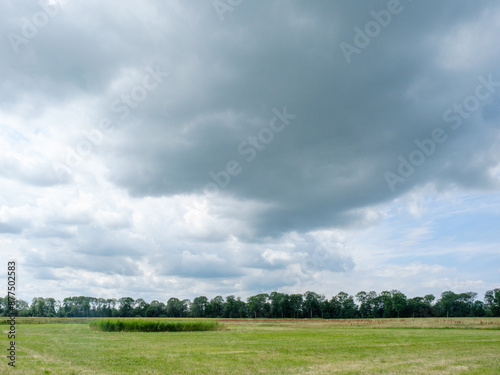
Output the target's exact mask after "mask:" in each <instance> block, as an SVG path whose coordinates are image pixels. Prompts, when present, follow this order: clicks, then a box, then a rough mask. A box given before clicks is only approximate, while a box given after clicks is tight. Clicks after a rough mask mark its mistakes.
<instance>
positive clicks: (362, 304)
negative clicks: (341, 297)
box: [356, 291, 371, 318]
mask: <svg viewBox="0 0 500 375" xmlns="http://www.w3.org/2000/svg"><path fill="white" fill-rule="evenodd" d="M356 301H358V302H359V313H360V315H361V318H364V317H368V316H369V315H370V312H371V309H370V306H369V305H368V304H367V301H368V294H367V293H366V292H365V291H361V292H358V293H357V294H356Z"/></svg>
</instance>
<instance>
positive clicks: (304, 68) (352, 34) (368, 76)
mask: <svg viewBox="0 0 500 375" xmlns="http://www.w3.org/2000/svg"><path fill="white" fill-rule="evenodd" d="M499 33H500V4H499V3H498V2H497V1H494V0H491V1H482V2H477V1H473V0H465V1H461V2H458V3H457V2H452V1H440V2H432V1H421V2H417V1H413V2H412V1H410V0H401V1H397V0H390V1H386V0H382V1H356V2H353V1H329V2H326V1H319V0H311V1H307V2H305V1H298V0H295V1H293V0H290V1H280V0H274V1H268V0H251V1H250V0H215V1H214V0H200V1H196V2H186V1H181V0H168V1H165V0H140V1H139V0H128V1H124V0H120V1H118V0H110V1H106V2H102V1H98V0H60V1H57V2H56V1H54V0H52V1H50V0H41V1H39V2H35V1H14V0H10V1H2V2H0V35H1V38H0V51H1V54H0V82H1V85H0V251H1V254H2V257H1V258H2V259H4V263H5V264H4V266H3V267H1V268H2V269H1V276H2V278H3V279H4V280H6V272H7V260H8V259H15V260H16V261H17V275H18V278H17V293H18V294H17V297H18V298H21V299H24V300H26V301H28V302H30V301H31V300H32V298H34V297H40V296H41V297H53V298H56V299H59V300H62V299H63V298H65V297H70V296H79V295H84V296H94V297H103V298H120V297H124V296H130V297H132V298H135V299H136V298H144V299H145V300H146V301H151V300H155V299H156V300H159V301H163V302H166V301H167V300H168V299H169V298H171V297H177V298H180V299H184V298H189V299H193V298H194V297H196V296H201V295H205V296H207V297H208V298H213V297H215V296H216V295H222V296H224V297H225V296H228V295H235V296H240V297H242V298H244V299H245V298H247V297H249V296H251V295H254V294H258V293H270V292H271V291H274V290H276V291H281V292H285V293H304V292H306V291H309V290H311V291H315V292H317V293H321V294H324V295H325V296H326V297H327V298H331V297H332V296H334V295H336V294H337V293H339V292H340V291H345V292H348V293H350V294H355V293H357V292H359V291H361V290H364V291H370V290H375V291H377V292H381V291H383V290H393V289H398V290H400V291H402V292H403V293H405V294H406V295H407V296H408V297H414V296H423V295H425V294H429V293H432V294H434V295H436V296H437V297H439V296H440V294H441V293H442V292H444V291H447V290H452V291H454V292H456V293H460V292H468V291H475V292H477V293H479V296H478V298H479V299H482V298H483V296H484V292H485V291H487V290H491V289H494V288H497V287H500V231H499V230H498V228H499V224H500V142H499V140H500V49H499V48H498V35H499ZM5 290H6V286H5Z"/></svg>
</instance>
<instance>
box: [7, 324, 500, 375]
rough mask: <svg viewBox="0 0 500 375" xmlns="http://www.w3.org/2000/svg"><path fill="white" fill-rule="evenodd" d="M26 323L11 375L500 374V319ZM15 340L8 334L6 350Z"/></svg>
mask: <svg viewBox="0 0 500 375" xmlns="http://www.w3.org/2000/svg"><path fill="white" fill-rule="evenodd" d="M23 320H24V319H21V318H19V322H20V324H19V325H18V326H17V337H16V345H17V358H16V367H17V368H16V369H15V370H13V369H11V368H9V367H8V366H7V359H6V358H4V360H2V361H0V373H1V374H11V373H12V374H23V375H39V374H57V375H59V374H75V375H76V374H81V375H84V374H98V375H101V374H103V375H104V374H113V375H118V374H141V375H142V374H150V375H151V374H154V375H160V374H161V375H163V374H169V375H170V374H171V375H176V374H200V375H203V374H207V375H208V374H210V375H212V374H222V375H224V374H431V375H438V374H477V375H484V374H486V375H488V374H491V375H493V374H499V373H500V356H499V355H498V353H500V319H499V318H460V319H456V318H455V319H446V318H426V319H355V320H321V319H312V320H293V319H288V320H276V319H253V320H248V319H246V320H236V319H226V320H222V322H224V324H225V325H226V326H227V329H225V330H221V331H198V332H154V333H153V332H101V331H96V330H92V329H90V328H89V325H88V324H75V323H76V321H74V322H73V324H64V323H61V322H64V319H54V320H48V319H45V320H44V322H47V321H54V322H57V323H58V324H23ZM120 320H122V321H139V319H120ZM141 320H144V319H141ZM170 320H171V319H170ZM177 320H178V319H175V320H174V321H177ZM155 321H158V319H155ZM160 321H163V320H162V319H160ZM165 321H167V320H165ZM183 321H189V320H188V319H184V320H183ZM204 321H207V322H211V321H213V320H208V319H207V320H204ZM32 323H33V321H32ZM0 329H2V330H3V331H5V330H6V329H7V326H1V327H0ZM7 341H8V340H7V337H6V335H2V337H1V339H0V345H1V346H2V347H5V348H6V347H7Z"/></svg>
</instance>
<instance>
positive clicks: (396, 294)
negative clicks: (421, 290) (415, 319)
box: [391, 290, 407, 318]
mask: <svg viewBox="0 0 500 375" xmlns="http://www.w3.org/2000/svg"><path fill="white" fill-rule="evenodd" d="M391 296H392V309H393V311H395V312H396V314H397V316H398V318H399V316H400V314H401V313H403V312H404V311H405V309H406V304H407V302H406V296H405V295H404V294H403V293H401V292H400V291H399V290H392V291H391Z"/></svg>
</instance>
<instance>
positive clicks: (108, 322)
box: [89, 319, 223, 332]
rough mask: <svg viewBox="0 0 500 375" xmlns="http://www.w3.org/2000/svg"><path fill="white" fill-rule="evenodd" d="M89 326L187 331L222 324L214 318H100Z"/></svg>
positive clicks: (214, 328)
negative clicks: (175, 319)
mask: <svg viewBox="0 0 500 375" xmlns="http://www.w3.org/2000/svg"><path fill="white" fill-rule="evenodd" d="M89 325H90V328H91V329H94V330H97V331H105V332H187V331H217V330H221V329H222V328H223V325H222V324H219V322H218V321H214V320H203V321H201V320H195V321H190V320H177V321H172V320H142V319H137V320H136V319H134V320H122V319H102V320H94V321H92V322H90V323H89Z"/></svg>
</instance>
